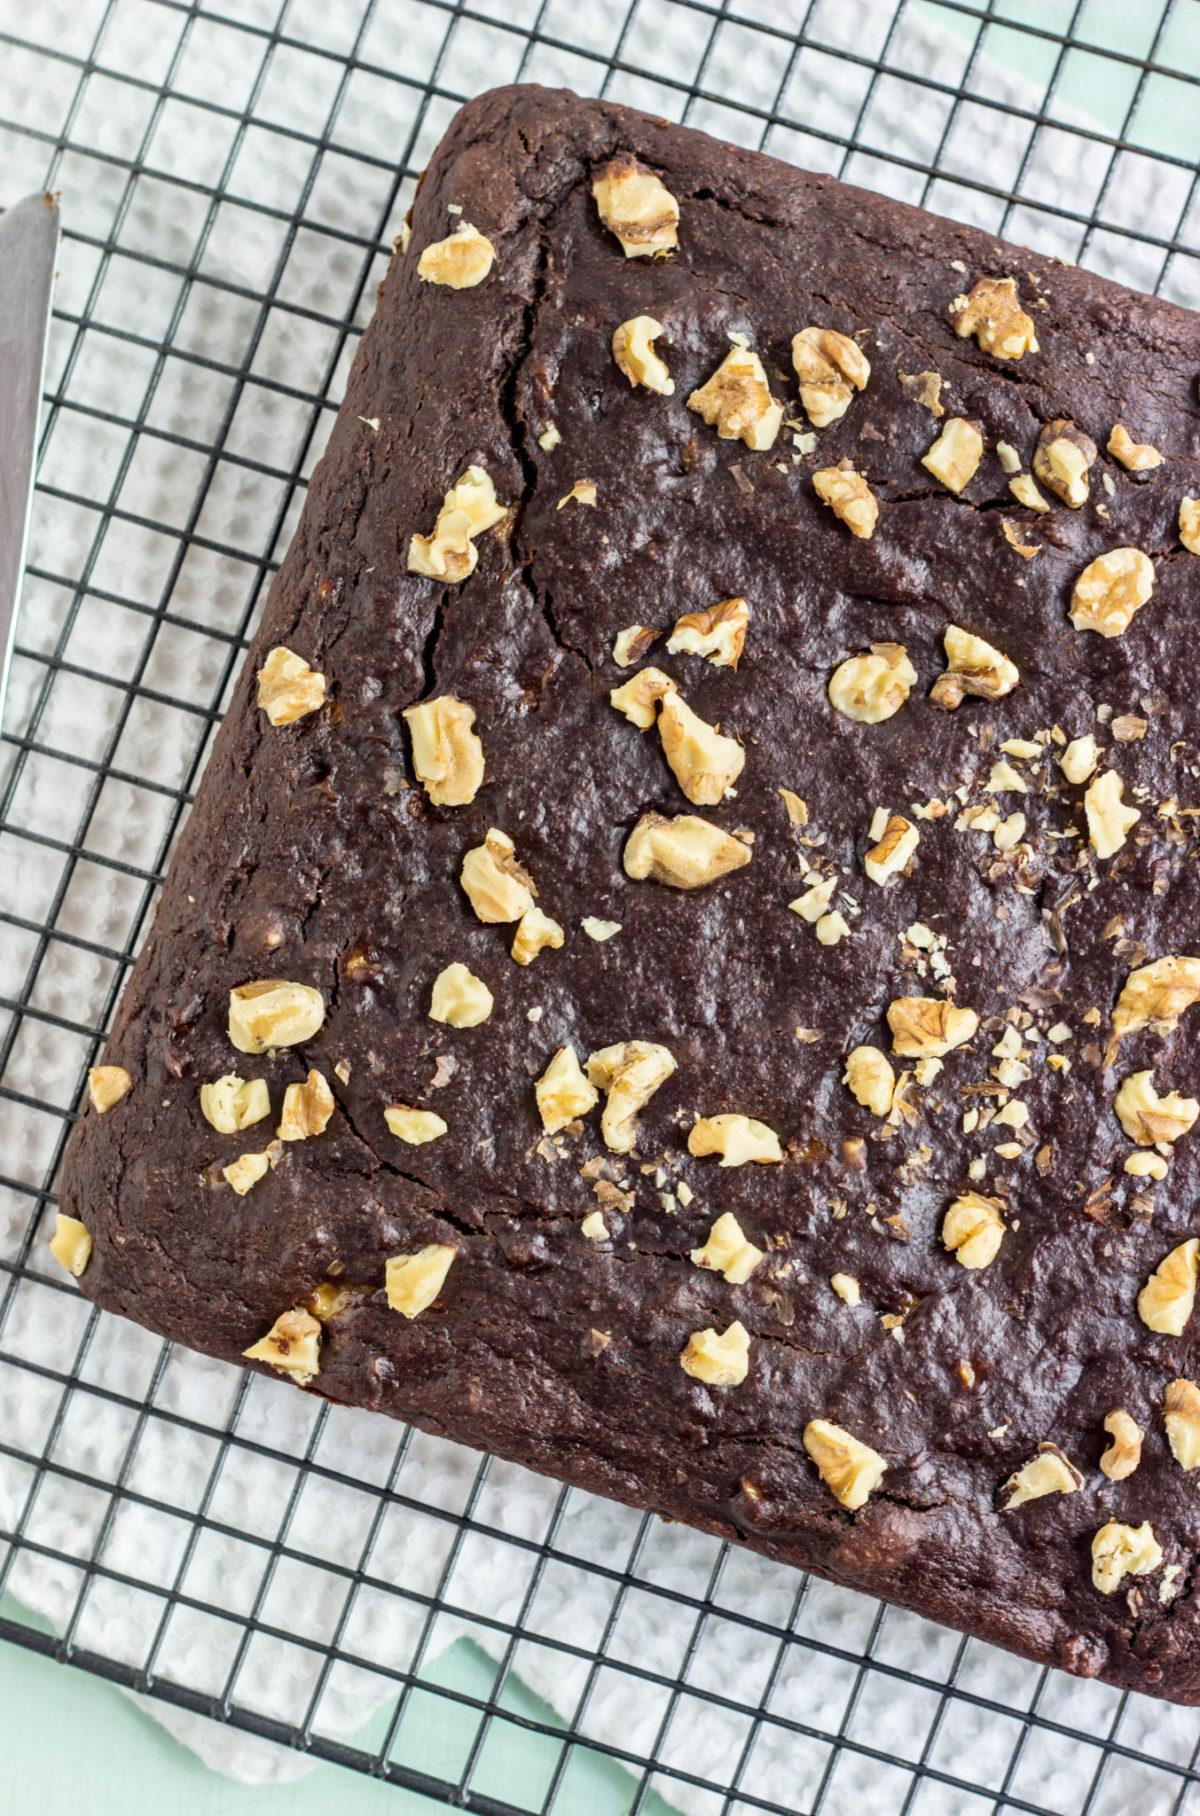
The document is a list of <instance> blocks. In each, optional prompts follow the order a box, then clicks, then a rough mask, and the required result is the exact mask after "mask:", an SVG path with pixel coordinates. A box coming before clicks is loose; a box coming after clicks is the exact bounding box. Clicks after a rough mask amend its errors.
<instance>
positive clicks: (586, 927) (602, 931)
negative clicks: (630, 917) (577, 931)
mask: <svg viewBox="0 0 1200 1816" xmlns="http://www.w3.org/2000/svg"><path fill="white" fill-rule="evenodd" d="M579 925H580V927H581V928H582V930H583V932H584V933H586V934H587V936H588V938H589V939H590V940H595V942H596V944H597V945H598V946H602V945H603V944H604V942H605V940H611V939H615V938H616V936H617V934H618V933H620V931H621V923H620V921H602V920H600V918H599V917H598V916H597V915H594V914H585V915H584V917H583V919H582V920H581V921H580V923H579Z"/></svg>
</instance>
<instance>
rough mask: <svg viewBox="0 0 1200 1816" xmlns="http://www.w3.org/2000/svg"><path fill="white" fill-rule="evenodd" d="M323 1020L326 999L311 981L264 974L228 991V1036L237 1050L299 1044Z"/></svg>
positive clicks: (243, 1050)
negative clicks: (268, 976) (297, 982)
mask: <svg viewBox="0 0 1200 1816" xmlns="http://www.w3.org/2000/svg"><path fill="white" fill-rule="evenodd" d="M324 1020H325V999H324V997H323V996H322V995H321V992H320V991H319V990H314V989H313V987H312V985H311V984H292V983H285V982H283V981H282V980H280V981H276V980H275V979H274V978H266V977H264V978H260V979H259V980H258V981H257V982H256V983H253V984H239V985H238V987H237V988H236V989H235V990H231V991H230V992H229V1038H230V1040H231V1041H232V1042H233V1044H234V1046H235V1047H236V1048H237V1050H238V1052H239V1053H265V1052H267V1050H268V1049H269V1048H271V1047H296V1046H299V1045H300V1042H301V1041H305V1040H311V1039H312V1037H313V1035H314V1034H315V1033H316V1032H317V1030H318V1028H319V1027H320V1026H321V1023H322V1022H323V1021H324Z"/></svg>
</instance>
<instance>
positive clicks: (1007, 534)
mask: <svg viewBox="0 0 1200 1816" xmlns="http://www.w3.org/2000/svg"><path fill="white" fill-rule="evenodd" d="M1000 532H1001V534H1002V535H1003V537H1004V540H1005V542H1007V544H1008V546H1009V548H1010V549H1015V550H1016V552H1017V554H1018V555H1020V556H1021V557H1022V559H1023V560H1025V561H1032V560H1033V558H1034V556H1035V555H1040V554H1041V552H1042V550H1041V544H1040V543H1037V542H1022V540H1021V531H1020V529H1019V528H1018V526H1017V525H1016V524H1015V523H1010V522H1009V520H1008V518H1007V517H1002V518H1001V519H1000Z"/></svg>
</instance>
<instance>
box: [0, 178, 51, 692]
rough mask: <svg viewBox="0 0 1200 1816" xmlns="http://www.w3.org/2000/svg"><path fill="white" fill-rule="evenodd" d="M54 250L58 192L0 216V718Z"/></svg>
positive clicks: (14, 616)
mask: <svg viewBox="0 0 1200 1816" xmlns="http://www.w3.org/2000/svg"><path fill="white" fill-rule="evenodd" d="M57 250H58V197H57V196H51V195H31V196H30V197H29V198H28V199H27V200H26V201H24V202H18V203H17V204H16V206H15V207H13V208H10V209H9V210H8V211H7V213H5V214H3V215H0V718H2V717H3V713H4V695H5V690H6V689H7V687H8V671H9V666H10V664H11V662H12V646H13V637H14V634H15V632H16V625H17V604H18V601H19V599H20V595H21V575H22V573H23V571H24V567H25V545H26V541H27V539H28V536H29V512H30V505H31V503H32V496H33V462H34V454H35V451H36V448H37V427H38V411H39V408H40V406H41V401H42V382H43V377H44V372H45V363H46V340H47V335H48V331H49V327H50V297H51V291H52V289H53V285H54V259H55V254H56V252H57Z"/></svg>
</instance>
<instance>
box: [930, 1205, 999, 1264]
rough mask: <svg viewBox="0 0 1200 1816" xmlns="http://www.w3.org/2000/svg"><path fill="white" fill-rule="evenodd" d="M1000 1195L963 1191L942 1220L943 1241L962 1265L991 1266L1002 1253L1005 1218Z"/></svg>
mask: <svg viewBox="0 0 1200 1816" xmlns="http://www.w3.org/2000/svg"><path fill="white" fill-rule="evenodd" d="M1001 1208H1002V1203H1001V1200H1000V1199H999V1198H985V1197H983V1195H982V1194H981V1193H980V1192H971V1191H966V1192H962V1193H960V1194H959V1196H958V1197H957V1198H956V1199H955V1200H954V1203H953V1204H952V1205H951V1206H950V1209H949V1210H948V1211H947V1212H946V1215H945V1217H944V1218H943V1219H942V1241H943V1242H944V1243H945V1245H946V1247H947V1248H948V1249H953V1251H954V1258H955V1260H956V1261H957V1262H958V1263H959V1264H960V1266H962V1267H969V1268H981V1267H989V1266H990V1265H991V1263H992V1262H993V1261H994V1260H995V1259H996V1256H997V1255H998V1254H999V1253H1000V1244H1001V1243H1002V1242H1003V1240H1004V1228H1005V1226H1004V1220H1003V1218H1002V1217H1001V1215H1000V1211H1001Z"/></svg>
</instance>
